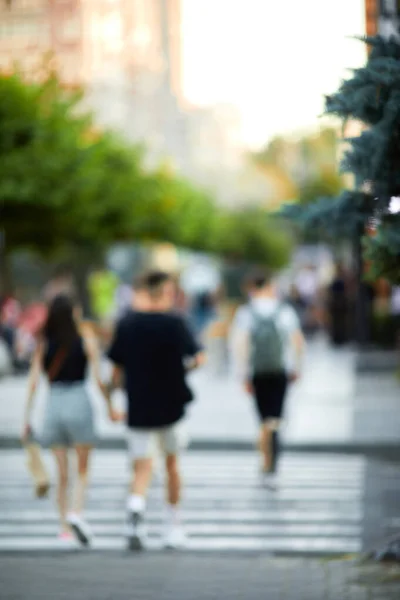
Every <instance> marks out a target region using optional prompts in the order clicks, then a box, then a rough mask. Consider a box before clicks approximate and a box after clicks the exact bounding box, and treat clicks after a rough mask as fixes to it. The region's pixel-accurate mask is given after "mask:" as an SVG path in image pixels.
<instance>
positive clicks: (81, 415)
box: [40, 383, 96, 448]
mask: <svg viewBox="0 0 400 600" xmlns="http://www.w3.org/2000/svg"><path fill="white" fill-rule="evenodd" d="M40 441H41V443H42V445H43V446H44V447H45V448H54V447H65V446H76V445H79V444H82V445H93V444H95V442H96V435H95V428H94V417H93V408H92V404H91V402H90V399H89V396H88V393H87V391H86V389H85V386H84V384H83V383H65V384H62V383H56V384H52V385H51V386H50V394H49V397H48V399H47V405H46V411H45V415H44V423H43V430H42V435H41V440H40Z"/></svg>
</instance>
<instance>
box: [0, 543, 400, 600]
mask: <svg viewBox="0 0 400 600" xmlns="http://www.w3.org/2000/svg"><path fill="white" fill-rule="evenodd" d="M0 580H1V588H0V598H1V599H2V600H3V599H4V600H6V599H7V600H70V598H71V597H77V598H85V600H217V599H218V600H228V599H229V600H260V599H261V598H262V599H265V600H398V598H399V597H400V570H398V569H397V568H392V569H390V570H388V569H387V568H386V569H385V568H384V567H382V566H374V567H360V566H358V565H357V564H356V563H354V562H349V561H347V562H346V561H337V562H323V561H316V560H304V559H272V558H268V557H267V556H257V555H255V556H235V557H232V556H229V557H226V556H215V555H213V556H212V557H207V556H193V555H190V556H185V555H182V554H173V553H172V554H152V555H148V554H143V555H135V556H132V555H127V554H125V553H121V554H120V555H119V556H118V555H117V556H116V555H109V556H107V555H101V556H100V555H97V554H89V553H76V554H74V555H64V556H63V555H61V556H60V555H58V556H50V555H40V554H37V555H36V556H35V557H24V556H19V557H18V558H15V557H14V556H12V557H10V556H4V555H0Z"/></svg>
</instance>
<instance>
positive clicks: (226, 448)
mask: <svg viewBox="0 0 400 600" xmlns="http://www.w3.org/2000/svg"><path fill="white" fill-rule="evenodd" d="M20 448H21V440H20V439H19V438H18V437H16V436H0V450H16V449H20ZM97 448H98V449H99V450H125V449H126V443H125V440H124V438H121V437H118V438H102V439H100V440H99V442H98V444H97ZM281 449H282V450H283V451H284V452H296V453H300V454H301V453H304V454H359V455H363V456H367V457H371V458H383V459H385V460H395V461H396V462H398V460H399V456H400V443H393V444H381V443H370V444H357V443H353V444H351V443H350V444H347V443H345V444H316V443H304V444H295V443H287V444H284V443H283V444H282V445H281ZM189 450H195V451H204V452H206V451H217V452H254V450H255V444H253V443H251V442H247V441H238V440H218V439H193V440H192V441H191V442H190V444H189Z"/></svg>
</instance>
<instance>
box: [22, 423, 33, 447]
mask: <svg viewBox="0 0 400 600" xmlns="http://www.w3.org/2000/svg"><path fill="white" fill-rule="evenodd" d="M31 431H32V429H31V426H30V425H29V423H25V425H24V427H23V429H22V435H21V439H22V442H23V443H25V442H26V441H27V440H28V438H29V436H30V434H31Z"/></svg>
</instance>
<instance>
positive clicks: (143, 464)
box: [127, 458, 153, 551]
mask: <svg viewBox="0 0 400 600" xmlns="http://www.w3.org/2000/svg"><path fill="white" fill-rule="evenodd" d="M152 471H153V461H152V459H151V458H139V459H136V460H135V461H134V463H133V477H132V481H131V489H130V492H131V495H130V496H129V498H128V504H127V509H128V545H129V549H130V550H134V551H136V550H142V548H143V547H144V546H145V539H146V530H145V527H144V521H143V518H144V511H145V508H146V496H147V490H148V489H149V485H150V481H151V475H152Z"/></svg>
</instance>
